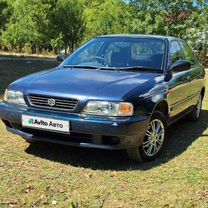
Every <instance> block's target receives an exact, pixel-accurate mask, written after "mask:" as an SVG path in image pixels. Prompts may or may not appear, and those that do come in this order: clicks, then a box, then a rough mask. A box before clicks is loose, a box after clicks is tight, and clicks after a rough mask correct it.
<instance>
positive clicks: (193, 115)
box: [189, 94, 202, 122]
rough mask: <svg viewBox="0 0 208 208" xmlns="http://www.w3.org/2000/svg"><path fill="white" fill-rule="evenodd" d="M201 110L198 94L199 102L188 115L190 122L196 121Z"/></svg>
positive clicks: (200, 100) (200, 97) (200, 98)
mask: <svg viewBox="0 0 208 208" xmlns="http://www.w3.org/2000/svg"><path fill="white" fill-rule="evenodd" d="M201 109H202V95H201V94H200V96H199V100H198V102H197V104H196V106H195V107H194V109H193V111H192V112H191V113H190V115H189V118H190V119H191V121H193V122H195V121H198V120H199V118H200V115H201Z"/></svg>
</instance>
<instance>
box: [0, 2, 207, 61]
mask: <svg viewBox="0 0 208 208" xmlns="http://www.w3.org/2000/svg"><path fill="white" fill-rule="evenodd" d="M111 33H139V34H159V35H170V36H176V37H180V38H182V39H185V40H186V41H188V42H189V44H190V45H191V47H192V48H194V49H195V50H196V51H197V53H198V56H199V58H200V59H201V60H203V59H205V56H206V54H207V53H208V41H207V39H208V2H207V0H195V1H193V0H174V1H172V0H126V1H125V0H30V1H28V0H0V47H1V48H3V49H5V50H15V51H22V52H34V53H37V52H46V51H55V52H58V51H60V50H62V49H64V50H65V51H66V52H72V51H73V50H74V49H75V48H76V47H78V45H79V44H81V43H83V42H85V41H87V40H89V39H91V38H93V37H95V36H97V35H101V34H111Z"/></svg>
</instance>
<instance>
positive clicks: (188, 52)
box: [181, 42, 196, 65]
mask: <svg viewBox="0 0 208 208" xmlns="http://www.w3.org/2000/svg"><path fill="white" fill-rule="evenodd" d="M181 45H182V47H183V51H184V54H185V57H186V60H187V61H189V62H190V63H191V64H192V65H194V64H196V57H195V56H194V54H193V52H192V50H191V48H190V47H189V46H188V45H187V44H186V43H185V42H181Z"/></svg>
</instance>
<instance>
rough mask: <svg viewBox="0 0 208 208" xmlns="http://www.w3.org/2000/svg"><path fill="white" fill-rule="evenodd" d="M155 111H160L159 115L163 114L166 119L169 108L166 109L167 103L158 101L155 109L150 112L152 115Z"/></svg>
mask: <svg viewBox="0 0 208 208" xmlns="http://www.w3.org/2000/svg"><path fill="white" fill-rule="evenodd" d="M155 111H160V112H161V113H163V115H164V116H165V118H166V119H167V118H168V116H169V107H168V103H167V101H166V100H160V101H158V102H157V103H156V104H155V107H154V109H153V111H152V114H153V113H154V112H155Z"/></svg>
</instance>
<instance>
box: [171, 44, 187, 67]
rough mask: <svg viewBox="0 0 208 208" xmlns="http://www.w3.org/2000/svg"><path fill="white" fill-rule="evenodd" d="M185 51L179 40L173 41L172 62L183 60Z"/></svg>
mask: <svg viewBox="0 0 208 208" xmlns="http://www.w3.org/2000/svg"><path fill="white" fill-rule="evenodd" d="M183 59H184V57H183V53H182V51H181V47H180V45H179V43H178V41H172V42H171V45H170V62H171V63H170V64H171V65H172V64H174V63H175V62H176V61H179V60H183Z"/></svg>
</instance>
